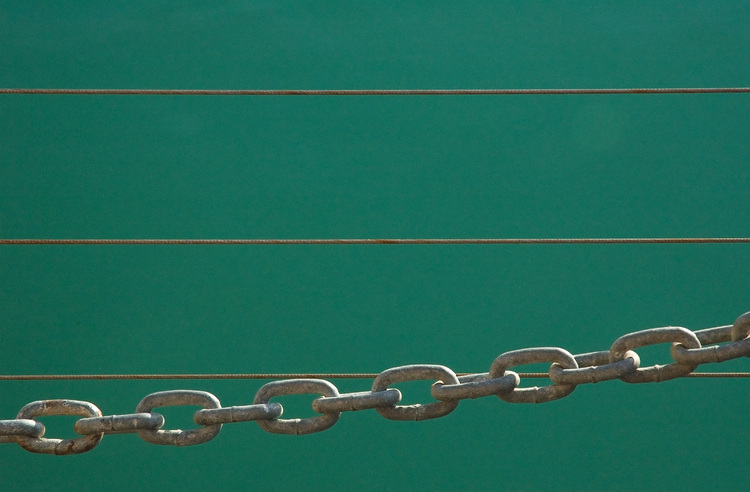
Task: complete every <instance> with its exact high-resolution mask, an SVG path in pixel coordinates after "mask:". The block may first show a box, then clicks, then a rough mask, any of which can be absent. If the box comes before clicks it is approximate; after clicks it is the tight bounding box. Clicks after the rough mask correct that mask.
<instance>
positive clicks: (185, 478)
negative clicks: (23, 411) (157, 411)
mask: <svg viewBox="0 0 750 492" xmlns="http://www.w3.org/2000/svg"><path fill="white" fill-rule="evenodd" d="M748 21H750V2H746V1H743V2H740V1H723V2H716V1H700V2H699V1H683V0H681V1H660V2H635V1H622V0H618V1H597V2H577V1H575V2H552V1H548V2H541V1H525V2H515V1H512V2H510V1H509V2H447V1H432V2H427V1H422V2H414V1H401V2H344V1H316V2H302V1H295V2H286V1H255V2H239V1H223V2H220V5H218V6H216V5H211V2H194V1H183V2H164V1H150V2H132V1H129V2H121V1H111V2H86V3H84V2H62V1H54V2H52V1H36V2H12V1H6V2H3V3H2V4H1V5H0V86H1V87H37V88H51V87H62V88H191V89H367V88H374V89H405V88H433V89H450V88H582V87H715V86H747V85H748V80H749V79H748V76H750V50H749V49H748V46H750V29H749V28H748V25H749V24H748ZM748 135H750V97H748V96H747V95H742V94H739V95H621V96H602V95H596V96H481V97H479V96H477V97H473V96H472V97H466V96H464V97H379V98H378V97H152V96H147V97H137V96H29V95H25V96H22V95H15V96H10V95H4V96H0V237H3V238H360V237H364V238H369V237H373V238H380V237H392V238H412V237H414V238H432V237H438V238H448V237H458V238H475V237H479V238H483V237H528V238H534V237H602V236H603V237H687V236H703V237H711V236H735V237H737V236H747V235H748V232H747V224H748V221H749V220H750V194H749V193H748V191H747V190H748V187H747V183H748V178H750V167H749V166H748V155H750V138H748ZM749 264H750V249H749V248H748V247H747V245H741V244H739V245H738V244H735V245H628V246H625V245H587V246H570V245H568V246H559V245H557V246H555V245H546V246H202V247H201V246H3V247H0V330H2V331H1V332H0V373H2V374H34V373H45V374H66V373H159V372H165V373H180V372H190V373H217V372H245V373H250V372H264V373H266V372H317V371H324V372H380V371H382V370H384V369H386V368H389V367H393V366H399V365H403V364H409V363H436V364H444V365H447V366H449V367H451V368H452V369H454V370H455V371H457V372H473V371H476V372H484V371H487V370H488V369H489V367H490V364H491V363H492V361H493V360H494V358H495V357H497V356H498V355H499V354H501V353H503V352H505V351H508V350H514V349H518V348H523V347H533V346H559V347H564V348H566V349H567V350H569V351H571V352H572V353H581V352H589V351H593V350H605V349H608V348H609V346H610V345H611V343H612V342H613V341H614V340H615V339H617V338H618V337H619V336H621V335H623V334H625V333H628V332H631V331H636V330H640V329H645V328H650V327H655V326H667V325H677V326H685V327H687V328H690V329H701V328H706V327H710V326H716V325H723V324H731V323H732V322H733V321H734V319H735V318H736V317H737V316H739V315H740V314H742V313H743V312H745V311H748V310H750V303H748V295H747V292H748V290H747V283H748V265H749ZM639 353H640V354H641V359H642V362H643V365H650V364H654V363H662V364H664V363H667V362H668V361H669V356H668V351H667V348H666V346H662V345H660V346H658V347H655V348H648V349H643V350H639ZM518 369H519V370H520V371H524V370H534V369H539V367H535V366H523V367H520V368H518ZM542 369H543V368H542ZM703 370H745V371H746V370H748V365H747V362H746V360H740V361H734V362H731V363H725V364H722V365H710V366H707V367H705V368H703ZM370 383H371V382H370V381H369V380H343V381H339V380H337V381H335V384H337V386H338V387H339V389H340V390H341V391H342V392H343V391H364V390H367V389H369V386H370ZM262 384H264V381H100V382H96V381H93V382H90V381H89V382H87V381H78V382H15V381H13V382H10V381H5V382H0V418H3V419H10V418H14V417H15V415H16V413H17V412H18V410H19V409H20V408H21V407H22V406H23V405H25V404H26V403H28V402H31V401H34V400H39V399H48V398H50V399H51V398H69V399H79V400H86V401H91V402H93V403H95V404H96V405H97V406H98V407H99V408H100V409H101V410H102V412H103V413H104V414H105V415H107V414H115V413H120V414H121V413H130V412H133V411H134V410H135V407H136V405H137V404H138V402H139V401H140V399H141V398H142V397H144V396H145V395H147V394H148V393H151V392H155V391H161V390H167V389H179V388H189V389H200V390H206V391H210V392H212V393H214V394H215V395H216V396H217V397H218V398H219V399H220V400H221V402H222V404H223V405H225V406H231V405H243V404H249V403H251V402H252V399H253V396H254V394H255V392H256V391H257V389H258V388H259V387H260V386H261V385H262ZM429 384H430V382H427V381H425V382H421V383H419V382H417V383H409V384H403V385H398V387H399V388H400V389H401V390H402V391H403V393H404V402H405V403H417V402H427V401H430V397H429ZM534 384H543V381H539V380H532V381H528V380H527V381H524V382H522V385H526V386H528V385H534ZM311 398H312V397H311V396H302V397H283V398H278V399H277V401H279V402H280V403H282V404H283V405H284V407H285V416H287V417H307V416H312V415H313V412H312V410H311V409H310V400H311ZM749 403H750V397H749V395H748V388H747V383H746V382H745V380H737V379H734V380H727V379H723V380H705V379H703V380H696V379H681V380H676V381H670V382H666V383H662V384H658V385H657V384H650V385H629V384H626V383H623V382H620V381H614V382H607V383H601V384H597V385H585V386H580V387H578V388H577V389H576V391H575V392H574V393H573V394H571V395H570V396H569V397H567V398H565V399H563V400H560V401H556V402H552V403H547V404H543V405H511V404H508V403H505V402H502V401H499V400H498V399H497V398H494V397H490V398H484V399H479V400H475V401H471V400H469V401H465V402H462V403H461V404H460V405H459V407H458V409H457V410H456V411H455V412H453V413H452V414H451V415H449V416H447V417H444V418H442V419H438V420H433V421H426V422H410V423H404V422H391V421H387V420H385V419H383V418H381V417H380V416H379V415H378V414H377V413H376V412H374V411H363V412H357V413H346V414H343V415H342V416H341V419H340V420H339V422H338V423H337V424H336V425H335V426H334V427H333V428H331V429H330V430H328V431H325V432H323V433H319V434H314V435H309V436H302V437H296V436H279V435H274V434H267V433H265V432H264V431H262V430H261V429H260V428H259V427H258V426H257V425H256V424H254V423H242V424H227V425H225V427H224V429H223V430H222V432H221V433H220V434H219V435H218V436H217V438H215V439H214V440H212V441H211V442H209V443H207V444H203V445H200V446H194V447H185V448H174V447H163V446H154V445H150V444H147V443H145V442H144V441H142V440H141V439H140V438H139V437H138V436H136V435H126V436H105V438H104V439H103V440H102V442H101V443H100V445H99V446H98V447H97V448H96V449H94V450H93V451H91V452H89V453H86V454H83V455H79V456H71V457H55V456H44V455H35V454H31V453H28V452H26V451H24V450H22V449H21V448H19V447H18V446H16V445H13V444H4V445H0V488H1V489H2V490H3V491H15V490H41V489H45V490H71V489H73V488H75V489H76V490H102V489H115V490H118V489H119V490H144V491H146V490H159V491H172V490H190V489H206V490H243V489H246V490H294V489H306V490H352V489H354V490H415V489H420V490H679V491H689V490H746V489H747V473H746V464H745V456H746V455H747V442H748V441H747V438H748V433H747V408H748V404H749ZM162 410H163V413H164V415H165V416H166V418H167V424H166V427H168V428H190V427H194V424H192V423H191V417H190V415H191V412H192V411H193V409H192V408H184V407H176V408H165V409H162ZM42 420H43V421H44V423H45V424H46V425H47V436H50V437H75V433H74V432H73V430H72V427H73V422H74V421H75V418H74V417H48V418H44V419H42Z"/></svg>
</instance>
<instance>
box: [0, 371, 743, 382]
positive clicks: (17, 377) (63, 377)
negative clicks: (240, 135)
mask: <svg viewBox="0 0 750 492" xmlns="http://www.w3.org/2000/svg"><path fill="white" fill-rule="evenodd" d="M471 374H474V373H469V372H458V373H456V376H469V375H471ZM378 375H379V373H266V374H263V373H260V374H10V375H0V381H72V380H75V381H78V380H96V379H107V380H111V379H137V380H145V379H375V378H376V377H377V376H378ZM518 375H519V377H522V378H548V377H549V374H548V373H546V372H525V373H524V372H519V373H518ZM681 377H685V378H750V372H693V373H690V374H687V375H685V376H681Z"/></svg>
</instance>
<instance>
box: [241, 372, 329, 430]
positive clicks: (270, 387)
mask: <svg viewBox="0 0 750 492" xmlns="http://www.w3.org/2000/svg"><path fill="white" fill-rule="evenodd" d="M310 393H315V394H319V395H323V396H328V397H336V396H339V390H338V389H337V388H336V386H334V385H333V384H332V383H331V382H329V381H325V380H323V379H287V380H286V381H274V382H272V383H268V384H266V385H264V386H262V387H261V388H260V389H259V390H258V392H257V393H256V394H255V400H254V401H253V403H255V404H256V405H258V404H267V403H268V402H269V400H270V399H271V398H273V397H274V396H285V395H305V394H310ZM340 415H341V413H340V412H331V413H324V414H323V415H320V416H318V417H310V418H307V419H276V420H258V421H257V423H258V425H259V426H260V427H261V429H263V430H264V431H266V432H272V433H274V434H296V435H298V436H301V435H303V434H312V433H313V432H320V431H324V430H326V429H329V428H330V427H332V426H333V424H335V423H336V422H338V420H339V416H340Z"/></svg>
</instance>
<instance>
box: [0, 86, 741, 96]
mask: <svg viewBox="0 0 750 492" xmlns="http://www.w3.org/2000/svg"><path fill="white" fill-rule="evenodd" d="M746 92H750V87H685V88H652V89H649V88H632V89H353V90H285V89H280V90H263V89H249V90H224V89H23V88H19V89H10V88H6V89H0V94H47V95H50V94H54V95H76V94H77V95H119V96H131V95H135V96H498V95H540V94H549V95H563V94H737V93H746Z"/></svg>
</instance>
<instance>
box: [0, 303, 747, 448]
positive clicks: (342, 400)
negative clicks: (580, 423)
mask: <svg viewBox="0 0 750 492" xmlns="http://www.w3.org/2000/svg"><path fill="white" fill-rule="evenodd" d="M660 343H672V346H671V350H670V354H671V355H672V358H673V359H674V362H672V363H670V364H668V365H665V366H660V365H655V366H651V367H647V368H641V367H639V366H640V357H639V356H638V354H637V353H636V352H635V351H634V349H636V348H639V347H644V346H647V345H656V344H660ZM703 344H723V345H710V346H704V345H703ZM740 357H750V313H745V314H744V315H742V316H740V317H739V318H738V319H737V320H736V321H735V323H734V324H733V325H727V326H717V327H715V328H709V329H705V330H698V331H690V330H688V329H686V328H680V327H673V326H670V327H664V328H652V329H648V330H642V331H637V332H634V333H629V334H627V335H624V336H622V337H620V338H618V339H617V340H615V341H614V343H613V344H612V346H611V347H610V349H609V350H602V351H598V352H590V353H585V354H579V355H575V356H574V355H572V354H571V353H570V352H568V351H567V350H564V349H562V348H558V347H538V348H527V349H521V350H513V351H510V352H505V353H503V354H501V355H499V356H498V357H497V358H496V359H495V360H494V361H493V362H492V364H491V366H490V370H489V372H487V373H477V374H467V375H462V376H460V377H459V376H456V374H455V373H454V372H453V371H452V370H451V369H449V368H447V367H445V366H440V365H432V364H413V365H407V366H400V367H394V368H391V369H387V370H385V371H383V372H381V373H380V374H378V375H377V376H376V377H375V379H374V381H373V383H372V388H371V390H370V391H362V392H356V393H346V394H343V395H342V394H339V391H338V389H337V388H336V386H334V385H333V384H332V383H331V382H330V381H326V380H324V379H288V380H282V381H274V382H271V383H268V384H266V385H264V386H263V387H261V388H260V389H259V390H258V392H257V393H256V394H255V398H254V400H253V404H251V405H241V406H232V407H222V406H221V404H220V402H219V400H218V398H216V397H215V396H214V395H212V394H211V393H207V392H205V391H192V390H174V391H162V392H158V393H152V394H150V395H148V396H146V397H145V398H143V399H142V400H141V402H140V403H139V404H138V406H137V408H136V413H134V414H123V415H108V416H104V417H103V416H102V414H101V411H100V410H99V409H98V408H97V407H96V406H95V405H93V404H92V403H88V402H83V401H77V400H42V401H35V402H32V403H29V404H28V405H26V406H25V407H23V408H22V409H21V410H20V411H19V412H18V415H17V417H16V419H13V420H0V443H18V444H19V445H20V446H21V447H22V448H24V449H26V450H28V451H31V452H34V453H47V454H58V455H61V454H79V453H85V452H86V451H90V450H91V449H93V448H94V447H95V446H96V445H97V444H98V443H99V441H101V439H102V436H104V434H122V433H133V432H137V433H138V434H139V435H140V436H141V438H143V439H144V440H145V441H147V442H150V443H153V444H165V445H172V446H188V445H192V444H200V443H204V442H207V441H209V440H211V439H213V438H214V437H216V435H217V434H218V433H219V431H220V430H221V428H222V424H224V423H230V422H246V421H256V422H257V423H258V425H260V427H261V428H262V429H264V430H266V431H268V432H272V433H279V434H296V435H302V434H310V433H313V432H320V431H323V430H326V429H328V428H330V427H331V426H333V425H334V424H335V423H336V422H337V421H338V419H339V417H340V416H341V413H342V412H348V411H354V410H366V409H373V408H374V409H375V410H377V412H378V413H380V414H381V415H382V416H383V417H385V418H387V419H390V420H427V419H434V418H438V417H442V416H444V415H447V414H449V413H450V412H452V411H453V410H454V409H455V408H456V407H457V406H458V404H459V402H460V401H461V400H464V399H472V398H480V397H485V396H492V395H496V396H498V397H499V398H501V399H503V400H505V401H508V402H512V403H542V402H547V401H552V400H555V399H558V398H562V397H564V396H567V395H569V394H570V393H571V392H572V391H573V390H574V389H575V387H576V385H578V384H586V383H596V382H601V381H607V380H611V379H620V380H623V381H626V382H630V383H644V382H660V381H666V380H668V379H673V378H677V377H688V376H690V375H691V373H692V371H693V370H694V369H695V368H696V367H698V366H699V365H700V364H704V363H715V362H723V361H726V360H730V359H736V358H740ZM540 362H550V363H551V366H550V369H549V372H548V375H547V376H548V377H549V379H550V381H551V383H552V384H550V385H547V386H543V387H533V388H521V387H519V383H520V382H521V380H522V379H523V378H522V377H520V376H519V374H518V373H515V372H513V371H509V370H508V369H509V368H510V367H514V366H519V365H524V364H533V363H540ZM533 376H536V374H533ZM417 380H428V381H430V380H431V381H433V384H432V386H431V394H432V396H433V397H434V398H435V399H436V400H438V401H435V402H432V403H427V404H424V405H422V404H416V405H398V403H399V402H400V401H401V391H400V390H398V389H397V388H389V386H391V385H397V384H398V383H400V382H404V381H417ZM297 394H318V395H322V396H321V397H319V398H317V399H314V400H313V402H312V409H313V410H314V411H315V412H317V413H320V414H321V415H320V416H317V417H312V418H306V419H281V418H280V416H281V415H282V413H283V407H282V405H281V404H279V403H276V402H270V399H271V398H273V397H277V396H284V395H297ZM179 405H199V406H202V407H204V409H202V410H198V411H197V412H195V413H194V414H193V420H194V421H195V423H196V424H197V425H201V426H204V427H201V428H198V429H191V430H186V431H183V430H164V429H162V427H163V425H164V417H163V416H162V415H160V414H158V413H155V412H152V410H153V409H154V408H156V407H165V406H179ZM44 415H78V416H81V417H84V418H81V419H79V420H78V421H77V422H76V423H75V425H74V428H75V430H76V432H78V433H79V434H83V437H81V438H77V439H48V438H44V437H43V436H44V432H45V428H44V425H43V424H42V423H41V422H38V421H36V420H35V419H34V418H35V417H39V416H44Z"/></svg>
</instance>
